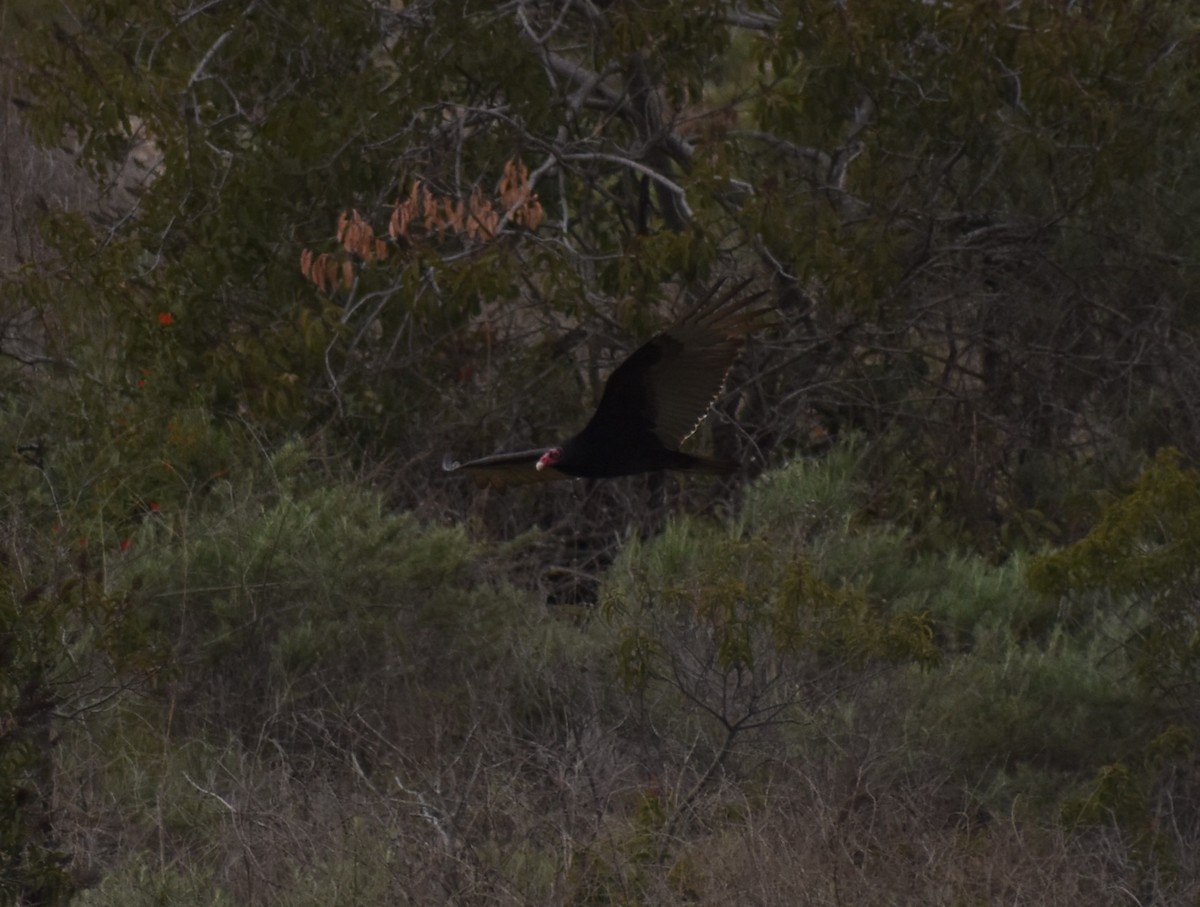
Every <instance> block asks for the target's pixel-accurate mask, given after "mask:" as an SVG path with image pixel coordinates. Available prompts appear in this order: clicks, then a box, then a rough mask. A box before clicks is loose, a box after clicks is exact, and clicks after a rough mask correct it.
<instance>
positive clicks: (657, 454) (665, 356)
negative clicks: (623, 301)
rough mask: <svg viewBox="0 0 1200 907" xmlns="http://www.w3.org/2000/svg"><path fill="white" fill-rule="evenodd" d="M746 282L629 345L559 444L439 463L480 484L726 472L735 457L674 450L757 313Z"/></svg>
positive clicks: (717, 388) (718, 386)
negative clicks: (579, 423) (578, 425)
mask: <svg viewBox="0 0 1200 907" xmlns="http://www.w3.org/2000/svg"><path fill="white" fill-rule="evenodd" d="M745 288H746V284H745V283H743V284H741V285H739V286H738V287H735V288H734V289H733V290H732V291H731V292H730V293H727V294H725V295H724V296H721V297H719V298H713V297H714V296H715V295H716V294H715V290H716V287H714V288H713V290H711V291H710V292H709V293H708V294H707V295H706V296H705V298H704V299H702V300H701V301H700V302H699V303H698V304H696V305H695V306H693V307H692V308H691V309H690V310H689V311H688V312H687V313H686V314H684V315H683V316H682V317H681V318H680V319H679V320H678V321H677V322H676V323H675V324H674V325H672V326H671V327H670V328H668V329H667V330H665V331H663V332H662V333H660V334H658V335H656V336H655V337H653V338H652V339H651V340H649V341H648V342H647V343H645V344H643V345H642V346H641V347H639V348H638V349H637V350H635V351H634V352H633V353H632V354H631V355H630V356H629V358H627V359H626V360H625V361H624V362H622V363H621V364H620V365H619V366H618V367H617V368H616V370H614V371H613V373H612V374H611V375H610V376H609V378H608V381H607V382H606V384H605V386H604V394H603V395H602V396H601V398H600V403H599V405H598V406H597V407H596V412H595V413H594V414H593V416H592V418H591V421H589V422H588V424H587V425H586V426H584V428H583V430H582V431H580V432H579V434H577V435H575V436H574V437H573V438H571V439H570V440H568V441H566V442H564V443H563V444H562V445H561V446H560V447H552V448H538V449H535V450H526V451H519V452H516V453H507V454H496V455H493V456H490V457H482V458H480V459H478V460H471V461H469V462H467V463H455V462H453V461H452V460H450V459H449V458H448V459H447V461H446V462H445V463H443V468H444V469H446V470H447V471H449V472H458V471H463V472H466V473H468V474H470V475H471V476H472V477H473V478H474V479H475V481H476V483H477V484H479V485H481V486H491V487H493V488H498V489H501V490H502V489H504V488H506V487H508V486H509V485H521V484H527V483H531V482H546V481H554V480H556V479H564V478H572V477H575V478H593V479H600V478H615V477H617V476H625V475H633V474H636V473H641V472H653V471H656V470H660V469H676V470H684V471H690V472H705V473H725V472H730V471H732V469H733V464H726V463H721V462H719V461H717V460H713V459H711V458H708V457H702V456H696V455H693V454H689V453H684V452H683V451H681V450H679V446H680V444H682V443H683V441H684V440H686V439H687V438H688V437H689V436H690V435H692V434H693V433H694V432H695V431H696V429H697V428H699V427H700V423H701V422H703V421H704V417H705V415H707V413H708V409H709V407H710V406H711V405H712V403H713V402H714V401H715V400H716V398H717V397H718V396H719V395H720V393H721V391H722V389H723V388H724V386H725V379H726V377H727V376H728V374H729V370H730V368H732V366H733V362H734V360H735V359H736V358H737V355H738V353H739V352H740V351H741V348H742V345H743V344H744V342H745V337H746V334H747V333H749V331H750V330H751V328H752V327H753V326H754V324H755V323H756V321H757V320H758V319H759V317H760V316H761V312H759V311H757V310H755V309H752V308H750V303H752V302H754V301H756V300H757V299H759V298H760V297H761V296H762V295H763V294H761V293H756V294H751V295H749V296H745V297H742V298H738V296H739V294H740V293H741V292H742V291H743V290H744V289H745Z"/></svg>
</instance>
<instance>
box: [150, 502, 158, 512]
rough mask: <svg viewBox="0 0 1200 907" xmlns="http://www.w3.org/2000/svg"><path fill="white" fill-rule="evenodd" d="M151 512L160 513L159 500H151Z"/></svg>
mask: <svg viewBox="0 0 1200 907" xmlns="http://www.w3.org/2000/svg"><path fill="white" fill-rule="evenodd" d="M150 512H151V513H158V501H151V502H150Z"/></svg>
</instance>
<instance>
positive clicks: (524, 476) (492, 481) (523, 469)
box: [442, 447, 571, 491]
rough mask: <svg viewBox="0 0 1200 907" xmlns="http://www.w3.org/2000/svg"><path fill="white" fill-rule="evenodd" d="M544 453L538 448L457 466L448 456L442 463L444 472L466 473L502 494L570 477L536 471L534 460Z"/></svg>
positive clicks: (477, 483)
mask: <svg viewBox="0 0 1200 907" xmlns="http://www.w3.org/2000/svg"><path fill="white" fill-rule="evenodd" d="M546 450H547V448H545V447H539V448H537V449H536V450H522V451H517V452H516V453H502V454H494V455H493V456H490V457H480V458H479V459H478V460H468V461H467V462H466V463H459V462H458V461H456V460H455V459H453V458H452V457H451V456H449V455H448V454H447V456H446V458H445V459H444V460H442V469H444V470H446V472H463V473H466V474H467V475H469V476H470V477H471V478H472V479H474V481H475V484H476V485H478V486H479V487H480V488H495V489H496V490H497V491H503V490H504V489H506V488H508V487H509V486H510V485H532V484H533V483H535V482H555V481H559V480H561V479H569V478H571V476H569V475H567V474H566V473H562V472H559V471H558V470H557V469H554V468H553V467H546V468H545V469H538V468H537V461H538V460H539V459H541V456H542V454H544V453H545V452H546Z"/></svg>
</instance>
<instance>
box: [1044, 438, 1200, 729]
mask: <svg viewBox="0 0 1200 907" xmlns="http://www.w3.org/2000/svg"><path fill="white" fill-rule="evenodd" d="M1197 546H1200V473H1198V472H1197V471H1196V470H1195V469H1191V468H1187V467H1185V466H1184V465H1183V461H1182V457H1181V456H1180V454H1179V453H1178V452H1177V451H1174V450H1170V449H1165V450H1162V451H1160V452H1159V454H1158V455H1157V457H1156V458H1155V460H1154V462H1153V463H1151V464H1149V465H1148V466H1147V467H1146V469H1145V470H1144V471H1143V472H1142V474H1141V476H1140V477H1139V478H1138V480H1137V481H1136V482H1135V483H1134V485H1133V487H1132V488H1131V489H1130V491H1129V493H1128V494H1127V495H1125V496H1124V497H1122V498H1120V499H1119V500H1117V501H1115V502H1113V503H1112V504H1111V505H1109V506H1108V507H1107V508H1106V509H1105V512H1104V514H1103V516H1102V517H1101V519H1100V521H1099V522H1098V523H1097V524H1096V526H1095V527H1094V528H1093V529H1092V531H1091V532H1090V533H1089V534H1088V535H1087V537H1086V538H1084V539H1082V540H1081V541H1079V542H1076V543H1075V544H1073V545H1071V546H1069V547H1067V548H1065V549H1063V550H1061V551H1058V552H1055V553H1052V554H1048V555H1046V556H1044V557H1041V558H1039V559H1038V560H1037V561H1036V562H1034V563H1033V564H1032V565H1031V566H1030V571H1029V575H1030V581H1031V583H1032V584H1033V585H1034V587H1035V588H1037V589H1038V590H1040V591H1041V592H1043V593H1045V594H1047V595H1051V596H1056V597H1065V598H1066V599H1067V600H1068V601H1069V602H1071V603H1073V606H1074V607H1076V608H1079V607H1087V606H1091V607H1094V608H1097V609H1099V610H1102V611H1107V612H1110V613H1113V614H1116V615H1118V616H1119V617H1120V619H1121V623H1122V628H1121V630H1120V638H1119V642H1120V644H1121V645H1122V646H1123V647H1124V648H1125V650H1126V651H1127V652H1128V654H1129V657H1130V660H1131V662H1132V664H1133V667H1134V669H1135V671H1136V673H1137V676H1138V678H1139V679H1140V680H1141V682H1142V683H1143V684H1144V685H1145V686H1146V688H1147V689H1148V690H1149V691H1151V692H1152V693H1153V695H1154V697H1155V698H1156V699H1159V700H1160V701H1162V702H1164V703H1165V704H1170V705H1172V706H1174V707H1176V708H1180V709H1182V710H1183V711H1184V712H1186V713H1188V714H1192V715H1194V711H1195V710H1194V703H1195V692H1196V689H1197V683H1200V632H1198V631H1197V629H1196V622H1195V601H1196V593H1197V580H1198V577H1197V573H1196V563H1195V556H1194V555H1195V551H1196V550H1197Z"/></svg>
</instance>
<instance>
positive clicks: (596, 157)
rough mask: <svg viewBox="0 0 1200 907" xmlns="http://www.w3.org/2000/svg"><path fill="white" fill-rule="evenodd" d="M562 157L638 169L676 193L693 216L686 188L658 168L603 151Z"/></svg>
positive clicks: (684, 208) (687, 211)
mask: <svg viewBox="0 0 1200 907" xmlns="http://www.w3.org/2000/svg"><path fill="white" fill-rule="evenodd" d="M560 157H561V159H562V160H564V161H608V162H609V163H611V164H619V165H621V166H622V167H627V168H629V169H630V170H633V171H636V172H637V173H640V174H642V175H643V176H646V177H648V178H649V179H651V180H653V181H654V182H655V183H657V184H658V185H660V186H662V187H663V188H664V189H666V190H667V191H668V192H670V193H671V194H672V195H674V196H675V198H676V199H677V200H678V201H679V204H680V206H681V207H682V209H683V213H684V216H685V217H687V218H688V219H689V220H690V219H691V218H692V217H693V212H692V209H691V207H690V206H689V205H688V203H687V192H686V190H685V189H684V188H683V187H682V186H681V185H679V184H678V183H676V182H675V181H674V180H672V179H670V178H668V177H665V176H663V175H662V174H661V173H659V172H658V171H657V170H654V169H653V168H651V167H647V166H646V165H645V164H642V163H640V162H638V161H635V160H631V159H630V158H627V157H622V156H621V155H619V154H608V153H606V152H603V151H586V152H572V153H570V154H564V155H560Z"/></svg>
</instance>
